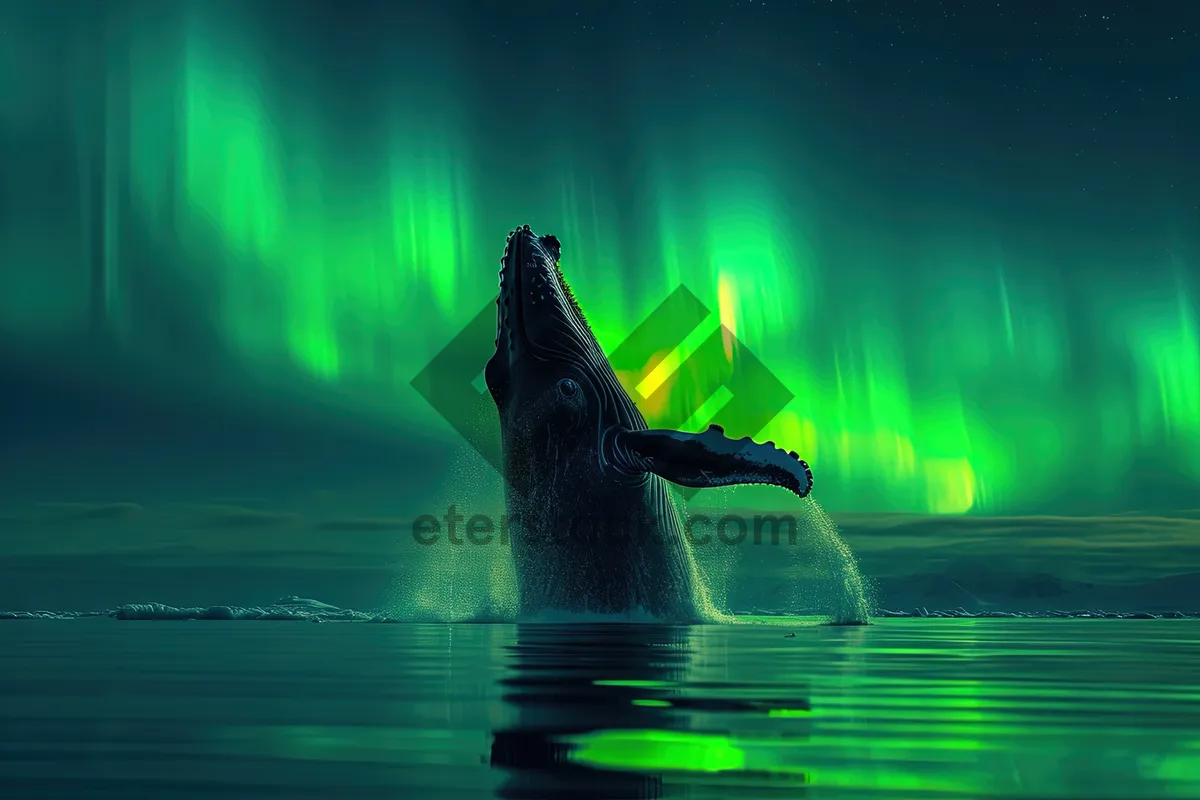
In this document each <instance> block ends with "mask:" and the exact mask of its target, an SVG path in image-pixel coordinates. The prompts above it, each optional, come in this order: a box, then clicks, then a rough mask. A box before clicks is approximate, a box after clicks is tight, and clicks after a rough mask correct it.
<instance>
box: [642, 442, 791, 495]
mask: <svg viewBox="0 0 1200 800" xmlns="http://www.w3.org/2000/svg"><path fill="white" fill-rule="evenodd" d="M619 441H620V444H621V447H622V448H624V449H625V450H627V451H628V452H629V453H630V454H631V455H633V456H636V457H637V459H638V460H639V462H640V463H641V464H642V466H643V467H644V468H645V469H646V471H648V472H653V473H654V474H655V475H658V476H659V477H660V478H663V479H665V480H668V481H671V483H677V484H679V485H680V486H690V487H693V488H696V489H708V488H712V487H716V486H735V485H737V484H747V483H761V484H770V485H772V486H780V487H782V488H784V489H788V490H789V491H792V492H794V493H795V494H796V495H797V496H799V497H805V496H806V495H808V493H809V492H810V491H812V481H813V478H812V470H810V469H809V468H808V464H806V463H804V461H802V460H801V459H800V456H798V455H797V454H796V453H789V452H786V451H784V450H781V449H780V448H778V447H776V446H775V444H774V442H766V443H764V444H759V443H757V442H755V441H754V440H752V439H750V438H749V437H746V438H745V439H730V438H729V437H728V436H726V435H725V432H724V431H723V430H722V429H721V428H720V427H718V426H716V425H710V426H709V427H708V430H706V431H704V432H703V433H683V432H681V431H672V430H649V431H630V430H624V431H621V433H620V436H619Z"/></svg>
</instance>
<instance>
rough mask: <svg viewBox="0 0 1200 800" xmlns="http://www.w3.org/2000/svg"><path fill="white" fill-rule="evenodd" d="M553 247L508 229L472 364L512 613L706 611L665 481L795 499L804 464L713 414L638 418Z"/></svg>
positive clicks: (663, 616) (676, 615)
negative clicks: (655, 422)
mask: <svg viewBox="0 0 1200 800" xmlns="http://www.w3.org/2000/svg"><path fill="white" fill-rule="evenodd" d="M560 254H561V245H560V243H559V241H558V239H557V238H555V237H554V236H538V235H537V234H536V233H534V232H533V231H532V230H531V229H530V227H529V226H528V225H522V226H519V227H517V228H516V229H515V230H513V231H512V232H511V233H510V234H509V235H508V239H507V242H506V243H505V248H504V255H503V256H502V257H501V259H500V264H501V269H500V296H499V298H498V299H497V301H496V312H497V313H496V344H495V352H494V353H493V355H492V357H491V358H490V359H489V360H488V362H487V365H486V366H485V368H484V378H485V381H486V383H487V387H488V391H489V393H490V394H491V396H492V399H493V400H494V401H495V404H496V408H497V411H498V412H499V416H500V435H501V447H502V453H503V471H504V492H505V504H506V506H507V512H508V520H509V522H508V525H509V532H510V545H511V550H512V555H513V561H514V568H515V573H516V579H517V590H518V611H519V613H520V614H521V615H522V616H523V617H526V618H528V617H536V616H538V615H541V614H547V613H554V612H559V613H567V614H580V613H585V614H602V615H630V614H639V613H640V614H645V615H649V616H651V617H654V618H656V619H660V620H670V621H676V622H698V621H703V620H705V619H709V618H712V617H713V616H714V615H715V613H716V612H715V609H713V607H712V604H711V602H710V600H709V598H708V596H707V592H706V589H705V587H704V585H703V582H702V581H701V580H700V579H699V576H698V572H697V569H696V564H695V559H694V555H693V552H692V549H691V543H690V541H689V540H688V537H687V535H686V531H685V526H684V524H683V520H682V518H681V515H680V513H679V510H678V509H677V508H676V506H675V504H674V503H672V501H671V498H670V497H669V494H668V487H667V483H666V482H667V481H670V482H671V483H675V484H678V485H680V486H688V487H694V488H708V487H717V486H731V485H736V484H770V485H774V486H779V487H781V488H784V489H787V490H790V491H791V492H793V493H795V494H796V495H797V496H799V497H805V496H806V495H808V493H809V491H810V490H811V489H812V471H811V470H810V469H809V467H808V464H806V463H805V462H804V461H803V460H801V459H800V457H799V455H798V454H797V453H795V452H786V451H784V450H782V449H780V448H778V447H776V446H775V445H774V443H772V442H766V443H756V442H754V441H753V440H751V439H750V438H748V437H747V438H744V439H732V438H730V437H727V436H726V435H725V433H724V431H723V430H722V429H721V428H719V427H717V426H715V425H714V426H710V427H709V428H708V429H707V430H705V431H704V432H702V433H683V432H680V431H675V430H651V429H649V428H648V426H647V425H646V421H645V419H643V417H642V415H641V412H639V411H638V409H637V407H636V406H635V405H634V403H633V401H632V400H631V399H630V397H629V394H628V393H627V392H626V391H625V389H624V388H623V387H622V386H621V384H620V382H619V381H618V380H617V377H616V374H615V373H614V372H613V369H612V367H611V365H610V364H609V362H608V358H607V357H606V356H605V354H604V351H603V350H602V349H601V348H600V345H599V344H598V343H597V341H596V337H595V335H594V334H593V333H592V330H591V328H590V327H589V325H588V323H587V320H586V318H585V317H584V314H583V311H582V310H581V309H580V307H579V304H578V303H577V302H576V300H575V296H574V294H573V293H572V292H571V289H570V287H569V286H568V285H567V282H566V280H565V279H564V278H563V274H562V271H561V269H560V268H559V257H560Z"/></svg>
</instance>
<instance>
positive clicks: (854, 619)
mask: <svg viewBox="0 0 1200 800" xmlns="http://www.w3.org/2000/svg"><path fill="white" fill-rule="evenodd" d="M804 503H805V511H806V512H807V513H806V514H805V516H806V517H808V522H809V523H810V524H809V525H808V526H807V527H808V528H809V529H810V530H811V531H812V533H813V539H814V544H816V545H817V547H816V548H815V550H814V552H815V554H816V556H817V557H818V558H820V559H821V560H822V561H823V562H824V564H823V566H824V567H825V570H826V572H827V574H829V575H830V576H832V577H833V578H834V581H833V591H832V592H830V593H829V595H828V596H827V601H828V603H829V611H828V614H829V622H830V623H831V624H834V625H865V624H867V623H868V622H869V621H870V618H871V602H870V590H869V587H868V586H867V584H866V582H865V581H864V579H863V576H862V572H860V571H859V569H858V559H856V558H855V557H854V551H852V550H851V549H850V545H848V544H846V540H845V539H843V538H842V533H841V531H839V530H838V526H837V523H836V522H834V521H833V519H832V518H831V517H830V516H829V515H828V514H826V513H825V509H823V508H821V504H820V503H818V502H817V501H816V500H814V499H813V498H812V496H811V495H810V496H809V497H807V498H805V500H804Z"/></svg>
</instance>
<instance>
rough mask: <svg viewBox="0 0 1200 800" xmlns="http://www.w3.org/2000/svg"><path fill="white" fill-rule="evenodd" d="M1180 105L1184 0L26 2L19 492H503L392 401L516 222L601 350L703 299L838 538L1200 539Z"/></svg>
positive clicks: (1190, 256)
mask: <svg viewBox="0 0 1200 800" xmlns="http://www.w3.org/2000/svg"><path fill="white" fill-rule="evenodd" d="M1198 78H1200V7H1196V8H1193V7H1192V4H1188V3H1180V2H1165V1H1164V2H1160V1H1159V0H1147V1H1146V2H1140V3H1115V2H1107V1H1106V0H1099V1H1097V2H1086V3H1084V2H1075V3H1068V2H1055V1H1051V2H1038V3H994V2H986V3H985V2H978V3H954V2H933V1H932V0H930V1H929V2H924V1H921V2H917V1H914V2H866V1H862V2H860V1H858V0H852V1H851V2H846V1H845V0H826V1H825V2H765V3H764V2H739V3H727V2H721V3H718V2H705V1H703V0H696V1H694V2H678V3H671V2H636V3H633V2H604V3H600V2H595V3H592V2H578V3H570V2H568V3H563V2H556V3H551V2H505V3H488V2H467V1H466V0H449V1H448V2H440V3H426V4H419V5H418V4H412V3H406V2H392V3H366V2H349V1H348V0H343V2H339V3H323V2H312V1H310V0H287V2H283V1H282V0H280V2H268V1H264V2H242V3H229V2H217V0H205V1H204V2H197V3H194V4H189V3H183V2H173V1H171V0H156V1H155V2H145V3H141V2H110V3H104V4H100V3H84V2H82V1H80V2H64V1H60V0H47V1H46V2H40V3H29V2H15V1H13V0H3V1H2V2H0V145H2V149H0V413H2V414H3V417H2V419H3V422H2V423H0V424H2V425H3V427H0V433H2V435H3V442H2V445H3V447H2V448H0V494H2V495H3V498H4V502H5V503H6V505H7V506H11V507H12V508H13V509H15V510H14V512H13V514H14V516H13V517H12V521H13V522H12V527H13V529H14V530H15V529H16V528H20V527H21V525H22V524H23V523H21V522H19V520H27V519H28V517H27V514H28V513H30V512H29V511H28V509H29V508H40V509H43V511H44V509H46V508H50V507H49V506H45V505H38V504H46V503H73V504H81V505H77V506H53V508H56V509H59V512H61V510H62V509H64V508H72V509H75V511H73V512H71V513H72V514H76V515H78V514H82V515H84V516H87V515H88V514H92V515H99V516H105V515H110V516H111V515H115V516H116V517H121V516H122V515H123V514H124V513H125V512H122V511H120V510H119V509H118V510H113V509H114V508H115V507H113V506H111V504H114V503H129V504H137V506H136V508H138V509H140V510H139V511H138V513H143V514H151V515H152V514H154V513H158V512H156V511H154V509H156V508H165V507H170V508H175V509H178V508H182V507H184V506H183V505H181V504H185V505H186V506H187V507H189V508H203V509H210V510H211V509H215V508H219V509H224V510H223V511H221V512H220V513H221V514H225V513H235V510H237V509H240V510H241V511H236V513H241V512H246V513H250V510H252V509H253V510H256V513H261V514H268V513H270V514H296V515H300V516H301V517H302V518H303V519H305V520H307V519H310V518H318V517H319V518H321V519H325V518H327V517H331V516H332V517H338V518H358V517H372V518H380V517H397V518H398V517H404V516H406V515H411V514H414V513H420V511H422V510H424V509H425V507H426V506H428V505H430V504H432V505H435V506H436V505H439V504H440V505H442V506H444V504H445V502H446V499H445V498H447V497H450V498H452V499H453V500H454V501H455V502H458V503H460V504H468V503H470V502H472V501H476V502H479V503H491V502H494V501H495V498H496V496H497V494H496V480H495V478H494V476H492V475H491V474H490V473H488V470H487V468H486V467H484V466H482V462H480V461H479V460H478V458H477V457H476V456H474V455H473V453H472V452H471V451H470V450H469V448H467V447H465V446H464V445H463V444H462V441H461V438H460V437H459V436H458V435H457V434H456V433H455V432H454V430H453V429H452V428H451V427H450V426H449V425H447V424H446V423H445V422H444V421H443V420H442V419H441V418H440V417H439V416H438V414H437V413H436V412H435V411H434V410H433V409H432V408H431V406H430V405H429V404H428V403H427V402H426V401H425V400H424V399H423V398H422V397H420V395H418V394H417V392H416V391H414V389H413V388H412V387H411V386H410V381H411V380H412V379H413V377H414V376H415V375H416V374H417V373H418V372H419V371H420V370H421V369H422V368H423V367H424V366H425V365H426V364H427V363H428V362H429V360H430V359H431V358H432V357H433V356H434V355H435V354H437V353H438V351H439V350H440V349H441V348H442V347H443V346H444V345H445V344H446V343H447V342H448V341H449V340H450V339H451V338H452V337H453V336H454V335H455V334H456V333H457V332H458V331H459V330H461V329H462V328H463V326H465V325H466V324H467V323H468V322H469V321H470V320H471V319H472V318H473V317H474V316H475V315H476V314H477V313H478V312H479V311H480V309H482V308H483V307H484V306H485V305H486V304H487V303H488V302H489V301H490V300H491V299H492V298H494V296H495V294H494V293H495V291H496V287H495V280H496V269H497V260H498V258H499V256H500V252H501V250H502V249H503V243H504V236H505V233H506V232H507V231H508V230H509V229H510V228H512V227H513V226H514V225H517V224H521V223H529V224H530V225H532V226H533V227H534V228H535V230H537V231H538V232H539V233H554V234H555V235H557V236H558V237H559V238H560V239H561V240H562V242H563V247H564V252H563V262H562V266H563V270H564V272H565V274H566V276H567V278H568V279H569V280H570V281H571V283H572V286H573V288H574V290H575V293H576V295H577V296H578V298H579V300H580V303H581V305H582V306H583V308H584V309H585V311H586V312H587V314H588V316H589V319H590V320H591V321H592V323H593V326H594V328H595V329H596V331H597V334H598V336H599V338H600V340H601V342H602V344H604V345H605V347H606V348H613V347H616V346H617V345H618V344H619V343H620V342H621V340H622V339H623V338H624V336H625V335H626V334H627V333H628V332H630V331H631V330H632V329H633V328H634V327H635V326H636V325H637V324H638V322H640V321H641V320H642V319H643V318H644V317H645V316H646V315H647V314H649V313H650V312H651V311H652V310H653V309H654V308H655V307H656V306H657V305H658V304H659V302H661V301H662V300H663V298H665V297H666V296H667V295H668V294H669V293H670V292H671V291H672V290H673V289H674V288H676V287H677V286H679V285H680V284H684V285H686V286H687V287H688V288H689V289H690V290H691V291H693V292H694V293H695V294H696V295H697V296H698V297H700V298H701V300H702V301H703V302H704V303H705V304H706V305H707V306H708V307H709V308H710V309H711V310H712V312H713V316H712V319H711V320H710V322H709V327H708V328H707V329H706V331H707V332H711V331H712V330H714V329H715V328H716V327H717V326H718V325H720V324H724V325H725V326H726V327H727V328H728V329H730V331H731V332H732V333H733V334H734V335H736V336H737V338H738V339H739V340H741V341H742V342H743V343H744V344H745V345H746V346H747V347H749V348H750V349H751V350H753V352H754V353H755V354H756V355H757V356H758V358H760V359H761V360H762V362H763V363H764V364H766V365H767V366H768V367H769V368H770V369H771V370H772V372H774V374H775V375H776V376H777V377H778V378H779V379H780V380H781V381H782V382H783V383H784V384H785V385H786V386H787V387H788V389H789V390H790V391H791V392H792V393H794V394H795V396H796V398H795V400H794V401H793V402H792V404H791V405H789V406H788V408H787V409H786V410H785V411H784V412H783V413H781V414H780V415H779V416H778V417H776V419H775V420H774V422H773V423H772V424H771V425H770V426H768V428H767V429H766V430H764V431H761V432H760V431H754V430H740V431H739V430H738V425H739V420H738V419H737V418H736V417H735V418H732V419H723V420H722V421H723V422H725V425H726V428H727V429H731V430H732V432H734V433H735V434H737V435H743V434H760V433H761V436H762V438H771V439H774V440H775V441H778V442H781V443H786V444H788V445H789V449H796V450H798V451H799V452H800V453H801V454H802V455H803V456H804V457H805V458H806V459H807V460H808V461H809V462H810V463H811V464H812V467H813V470H814V473H815V475H816V486H817V488H816V491H815V496H817V497H818V499H819V500H820V501H821V502H822V503H823V505H824V506H825V507H826V508H827V509H829V510H830V511H832V512H835V513H842V514H850V513H854V514H861V513H866V512H880V513H892V514H894V513H910V514H922V515H958V514H964V513H965V514H969V515H973V516H981V517H1000V516H1013V515H1043V516H1044V515H1099V516H1104V515H1108V516H1109V517H1111V516H1112V515H1118V514H1127V513H1130V512H1139V513H1143V514H1151V515H1164V514H1174V513H1176V512H1178V511H1179V510H1181V509H1188V508H1197V507H1200V490H1198V487H1200V310H1198V302H1200V94H1198V93H1197V92H1198V91H1200V89H1198V87H1200V83H1198ZM686 332H687V331H681V338H682V337H683V336H684V334H686ZM694 338H695V337H694V336H693V339H694ZM689 341H690V340H689ZM490 345H491V341H490V339H488V340H487V341H483V342H482V343H481V349H480V353H479V358H478V363H477V367H476V368H477V369H479V370H481V369H482V367H483V362H484V360H485V359H486V357H487V355H488V351H489V349H490ZM660 355H665V354H660ZM468 361H471V359H468ZM718 366H719V365H711V364H696V363H692V364H691V368H693V369H695V370H697V371H698V372H699V373H701V374H705V373H708V372H713V371H716V370H717V368H718ZM464 368H466V367H465V366H464ZM467 371H468V372H469V371H470V369H469V368H468V369H467ZM648 393H649V392H647V394H648ZM708 394H709V393H708V392H705V396H704V397H686V396H676V395H672V396H671V397H669V398H666V399H662V398H661V397H659V398H658V399H657V400H653V401H651V400H649V399H647V400H646V401H645V402H641V401H640V404H641V405H642V407H643V409H644V411H645V412H646V415H647V417H648V418H649V419H650V421H651V423H652V424H655V423H656V422H660V423H661V422H663V421H664V420H668V421H670V420H674V421H679V420H683V419H687V420H688V421H687V423H685V424H684V427H690V428H693V429H696V428H699V427H701V426H703V425H704V424H705V423H707V422H708V420H709V417H710V416H711V414H712V413H719V402H716V401H713V402H710V403H709V404H708V405H707V406H705V408H706V409H707V410H703V411H702V412H698V413H697V414H696V415H692V416H691V418H690V419H688V417H689V415H690V412H691V411H693V410H695V409H696V408H697V407H698V406H700V404H701V403H702V402H704V401H705V400H707V399H709V398H708V397H707V395H708ZM480 424H485V425H494V424H495V420H494V418H489V419H483V420H481V422H480ZM702 497H703V495H702ZM431 498H436V500H434V499H431ZM481 498H484V499H481ZM777 501H778V498H777V497H776V496H775V495H774V494H770V493H768V494H756V493H754V492H753V491H747V492H746V493H745V494H744V495H738V499H737V501H736V502H738V503H742V504H749V505H757V504H769V503H772V502H777ZM731 502H733V501H731ZM106 508H107V509H109V510H108V511H104V510H103V509H106ZM121 508H126V509H128V508H129V507H125V506H122V507H121ZM89 509H90V510H89ZM97 509H100V510H97ZM231 509H232V510H231ZM264 509H270V511H269V512H268V511H266V510H264ZM38 513H42V512H38ZM56 513H58V512H56ZM172 513H176V512H172ZM180 513H182V512H180ZM206 513H207V512H206ZM313 515H317V517H314V516H313ZM289 519H292V518H291V517H289ZM109 523H112V524H116V523H113V522H112V520H111V519H109V520H107V522H106V524H109ZM197 524H199V523H197ZM139 526H140V527H139V530H141V529H142V528H146V527H150V528H153V527H154V525H151V524H150V523H148V522H146V521H145V520H143V521H142V522H140V523H139ZM22 530H26V529H25V528H22ZM239 530H240V529H239ZM137 535H139V536H140V535H141V534H137ZM32 536H33V535H32V534H28V535H27V534H22V537H24V538H25V539H29V540H30V541H32V538H30V537H32ZM129 536H131V537H134V534H129ZM135 538H136V537H135ZM22 540H24V539H22ZM39 541H43V539H39ZM30 547H32V545H30ZM18 549H20V548H18ZM51 549H52V548H51Z"/></svg>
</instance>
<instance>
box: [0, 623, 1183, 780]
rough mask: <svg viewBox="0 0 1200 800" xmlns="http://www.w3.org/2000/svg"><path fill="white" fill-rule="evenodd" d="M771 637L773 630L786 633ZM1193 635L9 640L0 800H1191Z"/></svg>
mask: <svg viewBox="0 0 1200 800" xmlns="http://www.w3.org/2000/svg"><path fill="white" fill-rule="evenodd" d="M777 622H778V621H777ZM1198 664H1200V623H1197V622H1195V621H1194V620H1186V619H1183V620H1168V619H1163V620H1107V619H1086V620H1082V619H1047V620H1043V619H884V620H880V621H878V622H877V623H876V624H873V625H870V626H867V627H849V628H841V627H828V626H821V625H816V624H813V623H811V622H809V621H805V620H794V621H784V622H783V624H773V625H730V626H696V627H675V626H659V625H633V624H578V625H550V624H541V625H537V624H528V625H513V624H395V625H371V624H358V623H339V622H330V623H325V624H311V623H308V622H275V621H256V622H245V621H197V620H190V621H152V622H151V621H127V620H117V619H110V618H107V617H94V618H81V619H73V620H38V619H30V620H10V621H6V622H3V623H0V678H2V680H0V797H3V798H5V799H6V800H7V799H8V798H34V797H36V798H70V800H84V799H85V798H93V797H104V798H121V799H122V800H143V799H144V798H145V799H149V798H154V799H155V800H160V799H162V800H166V799H170V800H174V799H176V798H201V797H204V798H208V797H212V798H223V799H224V800H232V798H295V799H297V800H298V799H299V798H335V799H341V798H358V797H370V798H385V797H386V798H390V799H391V800H398V799H399V798H409V797H412V798H433V797H479V798H488V797H502V798H569V799H572V800H573V799H576V798H635V797H711V798H732V797H754V798H765V797H790V798H795V797H806V798H882V799H886V798H931V797H932V798H993V797H994V798H1010V797H1011V798H1018V797H1020V798H1025V797H1029V798H1088V800H1102V799H1103V798H1121V799H1122V800H1131V798H1158V797H1192V798H1195V797H1200V687H1198V686H1197V684H1198V683H1200V681H1198V678H1200V671H1198V667H1197V665H1198Z"/></svg>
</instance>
